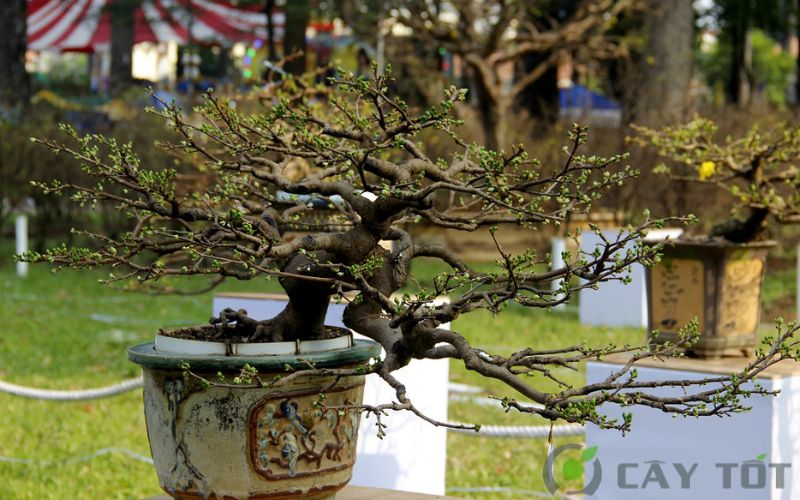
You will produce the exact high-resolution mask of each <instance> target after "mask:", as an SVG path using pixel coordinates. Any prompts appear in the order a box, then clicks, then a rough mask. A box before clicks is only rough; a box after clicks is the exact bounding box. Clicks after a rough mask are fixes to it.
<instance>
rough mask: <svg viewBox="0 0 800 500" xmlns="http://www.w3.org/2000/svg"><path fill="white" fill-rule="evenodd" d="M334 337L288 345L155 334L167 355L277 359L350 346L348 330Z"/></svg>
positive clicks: (158, 346) (350, 334)
mask: <svg viewBox="0 0 800 500" xmlns="http://www.w3.org/2000/svg"><path fill="white" fill-rule="evenodd" d="M338 330H341V334H340V335H338V336H337V337H331V338H326V339H316V340H294V341H287V342H230V341H229V342H220V341H216V340H198V339H186V338H180V337H173V336H170V335H164V334H162V333H158V334H156V340H155V349H156V351H158V352H162V353H170V354H190V355H199V356H211V355H219V356H277V355H291V354H308V353H312V352H323V351H333V350H337V349H346V348H348V347H352V346H353V334H352V332H351V331H350V330H346V329H344V328H338Z"/></svg>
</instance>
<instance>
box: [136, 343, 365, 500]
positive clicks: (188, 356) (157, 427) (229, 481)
mask: <svg viewBox="0 0 800 500" xmlns="http://www.w3.org/2000/svg"><path fill="white" fill-rule="evenodd" d="M159 337H160V338H157V342H156V343H153V342H150V343H147V344H142V345H137V346H134V347H131V348H129V349H128V358H129V359H130V360H131V361H133V362H134V363H137V364H139V365H141V367H142V371H143V373H144V406H145V422H146V424H147V434H148V437H149V439H150V450H151V453H152V456H153V461H154V463H155V467H156V472H157V474H158V479H159V483H160V485H161V487H162V488H163V489H164V491H166V492H167V493H168V494H170V495H171V496H172V497H174V498H178V499H189V498H204V499H206V498H212V499H220V500H221V499H223V498H224V499H278V498H281V499H282V498H303V499H322V498H333V496H334V495H335V493H336V492H337V491H338V490H339V489H341V488H342V487H344V486H345V484H347V482H348V481H349V480H350V477H351V473H352V467H353V463H354V461H355V452H356V439H357V437H358V424H359V421H360V412H359V411H358V410H350V409H347V410H334V409H327V410H325V409H323V408H321V407H320V405H319V404H318V403H319V401H320V395H321V394H324V395H325V403H326V405H328V406H331V407H333V406H352V405H360V404H361V400H362V395H363V389H364V377H363V376H349V377H343V378H339V379H337V378H336V377H333V376H321V377H320V376H315V377H310V376H306V377H298V378H295V379H293V380H290V381H287V382H286V383H283V384H280V385H277V386H275V387H273V388H268V387H236V386H235V385H234V384H230V382H228V383H227V384H226V385H224V386H222V385H215V384H212V385H211V386H210V387H208V384H203V382H202V381H201V380H198V379H196V378H195V377H193V376H186V370H185V369H184V368H185V367H186V365H187V364H188V366H189V369H190V370H191V372H192V373H193V374H197V375H200V376H201V377H203V378H205V379H207V380H210V381H212V382H213V381H216V380H217V377H218V373H222V374H224V375H226V376H227V377H226V378H227V379H228V380H229V381H230V380H231V378H232V377H234V376H236V375H238V374H239V373H240V370H241V369H242V367H243V366H244V365H245V364H249V365H250V366H252V367H254V368H256V369H257V370H258V373H259V376H260V377H261V379H262V380H264V381H272V380H273V378H274V377H275V376H277V375H281V376H285V375H287V373H288V372H287V370H291V369H294V370H300V369H307V368H308V367H309V363H311V364H313V366H315V367H317V368H341V367H348V366H353V365H356V364H360V363H364V362H366V361H367V360H369V359H370V358H373V357H376V356H378V355H379V354H380V346H379V345H378V344H376V343H374V342H371V341H364V340H356V341H354V340H353V339H352V337H351V336H350V334H347V335H346V336H345V337H339V338H338V339H331V340H335V341H337V342H335V343H333V344H331V340H320V341H307V342H279V343H263V344H238V345H236V344H233V345H230V344H229V345H228V346H226V344H224V343H217V342H197V341H191V340H180V339H171V338H163V337H161V336H159ZM339 339H344V344H343V345H342V340H339ZM176 340H177V342H176ZM187 342H188V343H189V344H186V343H187ZM156 344H158V345H159V348H160V349H157V348H156ZM181 344H183V345H181ZM198 344H209V345H198ZM212 344H217V345H212ZM198 349H199V350H200V351H203V350H205V351H211V353H210V354H209V353H198V352H197V351H198ZM220 349H222V350H221V351H220ZM259 350H261V351H262V352H258V351H259ZM187 351H188V353H187ZM263 351H267V352H268V353H266V354H265V353H264V352H263ZM269 352H272V353H271V354H270V353H269Z"/></svg>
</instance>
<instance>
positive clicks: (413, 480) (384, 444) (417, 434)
mask: <svg viewBox="0 0 800 500" xmlns="http://www.w3.org/2000/svg"><path fill="white" fill-rule="evenodd" d="M285 305H286V297H285V296H283V295H278V294H242V293H225V294H217V295H215V296H214V304H213V315H214V316H216V315H218V314H219V313H220V311H222V310H223V309H225V308H226V307H230V308H231V309H245V310H246V311H247V314H248V316H250V317H251V318H254V319H267V318H271V317H273V316H275V315H276V314H278V313H279V312H280V311H281V310H282V309H283V308H284V306H285ZM344 308H345V304H335V303H332V304H331V305H330V306H329V307H328V315H327V317H326V318H325V324H326V325H331V326H340V327H344V323H343V321H342V314H343V313H344ZM445 327H447V326H445ZM356 336H358V335H356ZM394 374H395V376H396V377H397V379H398V380H400V382H402V383H403V384H404V385H405V386H406V388H407V389H408V396H409V398H411V400H412V401H413V402H414V405H415V406H416V407H417V408H419V409H420V411H422V412H423V413H425V414H426V415H428V416H430V417H431V418H434V419H437V420H440V421H446V420H447V401H448V399H447V396H448V395H447V385H448V376H449V363H448V361H447V360H446V359H441V360H439V359H437V360H428V359H426V360H413V361H411V363H409V365H408V366H406V367H404V368H402V369H400V370H398V371H396V372H394ZM395 400H396V396H395V393H394V390H393V389H392V388H391V387H390V386H389V385H388V384H387V383H386V382H384V381H383V379H381V378H379V377H378V376H375V375H372V376H368V377H367V381H366V386H365V388H364V403H365V404H372V405H377V404H382V403H389V402H391V401H395ZM382 420H383V423H384V424H386V425H387V429H386V436H385V437H384V438H383V439H379V438H378V437H377V435H376V433H377V428H376V427H375V418H374V417H369V418H367V416H363V417H362V419H361V426H360V428H359V431H358V453H357V455H356V463H355V467H354V468H353V479H352V480H351V481H350V484H352V485H354V486H368V487H372V488H385V489H392V490H400V491H409V492H416V493H426V494H429V495H444V492H445V467H446V460H447V431H446V430H445V429H444V428H441V427H435V426H433V425H430V424H428V423H427V422H424V421H423V420H422V419H420V418H418V417H417V416H415V415H413V414H412V413H410V412H405V411H403V412H392V411H390V412H387V416H385V417H383V418H382ZM421 450H424V453H421V452H420V451H421Z"/></svg>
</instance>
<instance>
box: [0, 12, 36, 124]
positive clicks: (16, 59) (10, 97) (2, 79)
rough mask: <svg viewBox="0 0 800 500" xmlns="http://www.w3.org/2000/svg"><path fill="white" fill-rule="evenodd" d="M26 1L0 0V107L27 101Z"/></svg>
mask: <svg viewBox="0 0 800 500" xmlns="http://www.w3.org/2000/svg"><path fill="white" fill-rule="evenodd" d="M27 9H28V2H26V1H25V0H7V1H4V2H0V32H1V33H2V36H0V109H3V108H15V107H18V106H21V105H24V104H25V103H27V102H28V98H29V96H30V79H29V78H28V73H27V71H25V50H26V48H27V46H28V34H27V26H28V22H27V19H28V10H27Z"/></svg>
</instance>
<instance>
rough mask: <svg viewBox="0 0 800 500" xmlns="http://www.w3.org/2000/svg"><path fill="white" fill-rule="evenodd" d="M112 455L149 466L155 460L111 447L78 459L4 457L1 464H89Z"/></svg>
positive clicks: (1, 458)
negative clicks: (101, 457)
mask: <svg viewBox="0 0 800 500" xmlns="http://www.w3.org/2000/svg"><path fill="white" fill-rule="evenodd" d="M110 454H119V455H123V456H126V457H128V458H132V459H134V460H138V461H139V462H144V463H147V464H151V465H152V464H153V459H152V458H150V457H146V456H144V455H142V454H140V453H136V452H135V451H133V450H129V449H127V448H117V447H110V448H102V449H100V450H97V451H94V452H92V453H89V454H88V455H81V456H77V457H69V458H62V459H59V460H42V459H36V458H16V457H4V456H0V462H4V463H11V464H24V465H56V464H73V463H80V462H88V461H89V460H91V459H93V458H96V457H100V456H103V455H110Z"/></svg>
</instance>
